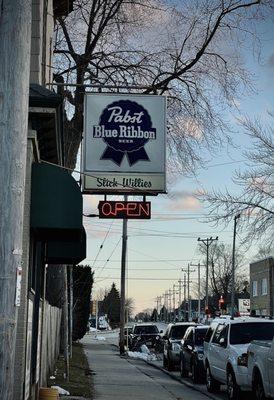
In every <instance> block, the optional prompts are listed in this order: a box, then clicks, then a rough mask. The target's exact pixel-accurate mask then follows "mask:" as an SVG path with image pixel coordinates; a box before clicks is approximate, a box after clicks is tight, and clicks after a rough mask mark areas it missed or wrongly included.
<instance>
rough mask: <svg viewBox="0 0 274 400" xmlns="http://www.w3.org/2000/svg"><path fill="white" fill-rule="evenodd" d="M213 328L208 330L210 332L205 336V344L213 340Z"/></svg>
mask: <svg viewBox="0 0 274 400" xmlns="http://www.w3.org/2000/svg"><path fill="white" fill-rule="evenodd" d="M213 330H214V329H213V328H212V327H209V328H208V330H207V331H206V335H205V340H204V341H205V342H209V341H210V338H211V336H212V333H213Z"/></svg>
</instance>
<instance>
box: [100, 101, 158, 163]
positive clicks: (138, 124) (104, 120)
mask: <svg viewBox="0 0 274 400" xmlns="http://www.w3.org/2000/svg"><path fill="white" fill-rule="evenodd" d="M92 136H93V138H97V139H103V140H104V142H105V143H106V144H107V147H106V149H105V151H104V153H103V154H102V156H101V159H102V160H112V161H113V162H114V163H115V164H117V165H121V162H122V160H123V158H124V156H127V159H128V162H129V165H130V166H131V165H134V164H135V163H137V162H138V161H140V160H145V161H150V159H149V157H148V155H147V153H146V150H145V149H144V146H145V144H146V143H147V142H148V141H149V140H155V139H156V129H155V128H153V127H152V122H151V118H150V115H149V113H148V111H147V110H146V109H145V108H144V107H143V106H141V105H140V104H138V103H136V102H134V101H130V100H120V101H115V102H114V103H111V104H110V105H108V106H107V107H106V108H105V109H104V110H103V112H102V114H101V116H100V120H99V124H98V125H95V126H93V129H92Z"/></svg>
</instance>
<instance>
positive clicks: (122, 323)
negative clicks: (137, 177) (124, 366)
mask: <svg viewBox="0 0 274 400" xmlns="http://www.w3.org/2000/svg"><path fill="white" fill-rule="evenodd" d="M124 201H127V195H125V196H124ZM126 255H127V218H124V219H123V236H122V259H121V289H120V290H121V292H120V341H119V348H120V354H121V355H122V354H125V301H126V299H125V295H126Z"/></svg>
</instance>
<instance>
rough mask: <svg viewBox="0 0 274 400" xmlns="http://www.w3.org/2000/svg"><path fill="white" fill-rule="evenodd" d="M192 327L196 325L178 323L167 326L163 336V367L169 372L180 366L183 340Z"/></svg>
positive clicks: (192, 323)
mask: <svg viewBox="0 0 274 400" xmlns="http://www.w3.org/2000/svg"><path fill="white" fill-rule="evenodd" d="M190 326H196V324H195V323H194V322H177V323H172V324H169V325H168V326H167V330H166V332H165V333H164V335H163V343H164V355H163V366H164V368H167V369H168V370H169V371H172V370H173V369H174V368H175V366H178V365H179V364H180V353H181V340H182V338H183V336H184V334H185V332H186V330H187V328H189V327H190Z"/></svg>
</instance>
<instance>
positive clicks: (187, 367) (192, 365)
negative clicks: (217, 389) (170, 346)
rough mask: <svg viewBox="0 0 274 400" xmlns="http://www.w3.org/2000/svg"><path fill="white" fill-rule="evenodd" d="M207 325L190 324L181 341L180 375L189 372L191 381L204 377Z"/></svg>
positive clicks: (196, 381) (186, 374)
mask: <svg viewBox="0 0 274 400" xmlns="http://www.w3.org/2000/svg"><path fill="white" fill-rule="evenodd" d="M207 330H208V327H207V326H205V325H198V326H191V327H189V328H188V329H187V330H186V333H185V335H184V337H183V339H182V341H181V353H180V373H181V376H182V377H185V376H188V373H189V372H191V374H192V380H193V383H198V382H200V381H202V380H204V379H205V369H204V363H203V358H204V338H205V335H206V332H207Z"/></svg>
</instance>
